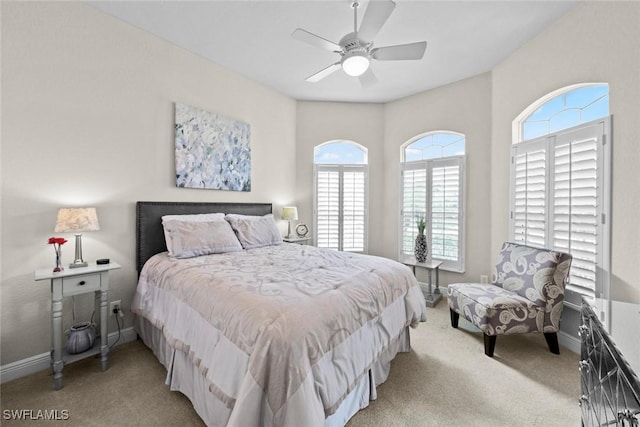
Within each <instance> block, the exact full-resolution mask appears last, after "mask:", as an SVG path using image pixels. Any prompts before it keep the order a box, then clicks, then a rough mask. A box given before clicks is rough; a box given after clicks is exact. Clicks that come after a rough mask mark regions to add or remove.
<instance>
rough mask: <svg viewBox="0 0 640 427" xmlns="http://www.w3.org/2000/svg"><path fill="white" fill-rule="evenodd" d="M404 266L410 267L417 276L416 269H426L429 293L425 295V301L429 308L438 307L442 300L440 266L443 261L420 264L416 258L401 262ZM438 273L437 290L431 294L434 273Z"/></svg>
mask: <svg viewBox="0 0 640 427" xmlns="http://www.w3.org/2000/svg"><path fill="white" fill-rule="evenodd" d="M400 262H401V263H403V264H404V265H408V266H410V267H412V269H413V275H414V276H415V275H416V267H418V268H424V269H426V270H427V271H428V272H429V293H428V294H427V295H425V300H426V303H427V307H435V306H436V305H438V303H439V302H440V300H441V299H442V294H441V293H440V266H441V265H442V261H433V260H431V261H425V262H418V261H416V259H415V258H405V259H402V260H400ZM434 272H435V273H436V288H435V290H434V291H433V292H431V284H432V281H433V273H434Z"/></svg>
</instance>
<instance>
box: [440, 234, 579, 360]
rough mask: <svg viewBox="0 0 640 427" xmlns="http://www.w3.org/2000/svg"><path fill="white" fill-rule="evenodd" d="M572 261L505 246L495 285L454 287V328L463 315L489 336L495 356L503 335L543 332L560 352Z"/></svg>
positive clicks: (450, 288) (450, 289)
mask: <svg viewBox="0 0 640 427" xmlns="http://www.w3.org/2000/svg"><path fill="white" fill-rule="evenodd" d="M571 260H572V257H571V255H570V254H567V253H564V252H558V251H554V250H551V249H543V248H535V247H531V246H526V245H522V244H519V243H511V242H506V243H504V244H503V245H502V250H501V251H500V256H499V259H498V262H497V264H496V266H495V269H494V271H493V275H492V283H488V284H481V283H454V284H450V285H449V286H448V287H447V295H448V303H449V310H450V313H451V326H452V327H454V328H457V327H458V320H459V317H460V315H462V316H463V317H464V318H465V319H467V320H468V321H469V322H471V323H472V324H474V325H475V326H477V327H478V328H480V330H481V331H482V332H483V334H484V353H485V354H486V355H487V356H489V357H493V351H494V349H495V345H496V337H497V336H498V335H509V334H523V333H528V332H542V333H543V334H544V337H545V339H546V341H547V345H548V346H549V350H550V351H551V352H552V353H554V354H560V347H559V346H558V337H557V334H556V332H557V331H558V329H559V328H560V315H561V313H562V307H563V302H564V290H565V286H566V284H567V282H568V279H569V269H570V267H571Z"/></svg>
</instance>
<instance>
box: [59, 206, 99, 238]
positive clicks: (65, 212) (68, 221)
mask: <svg viewBox="0 0 640 427" xmlns="http://www.w3.org/2000/svg"><path fill="white" fill-rule="evenodd" d="M97 230H100V224H99V223H98V214H97V213H96V208H61V209H60V210H58V220H57V221H56V229H55V232H56V233H81V232H83V231H97Z"/></svg>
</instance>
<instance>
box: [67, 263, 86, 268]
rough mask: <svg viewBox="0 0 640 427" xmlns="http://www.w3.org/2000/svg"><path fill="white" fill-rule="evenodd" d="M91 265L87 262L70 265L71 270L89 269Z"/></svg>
mask: <svg viewBox="0 0 640 427" xmlns="http://www.w3.org/2000/svg"><path fill="white" fill-rule="evenodd" d="M88 265H89V264H87V263H86V262H74V263H71V264H69V268H80V267H87V266H88Z"/></svg>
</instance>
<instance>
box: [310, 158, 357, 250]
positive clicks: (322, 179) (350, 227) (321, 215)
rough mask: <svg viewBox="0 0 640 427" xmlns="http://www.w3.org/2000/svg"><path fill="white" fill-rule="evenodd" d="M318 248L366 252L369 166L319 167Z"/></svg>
mask: <svg viewBox="0 0 640 427" xmlns="http://www.w3.org/2000/svg"><path fill="white" fill-rule="evenodd" d="M315 170H316V173H315V175H316V179H315V181H316V191H315V193H316V194H315V221H316V226H315V230H316V245H317V246H318V247H321V248H330V249H336V250H341V251H349V252H366V245H367V239H366V230H367V167H366V165H316V167H315Z"/></svg>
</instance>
